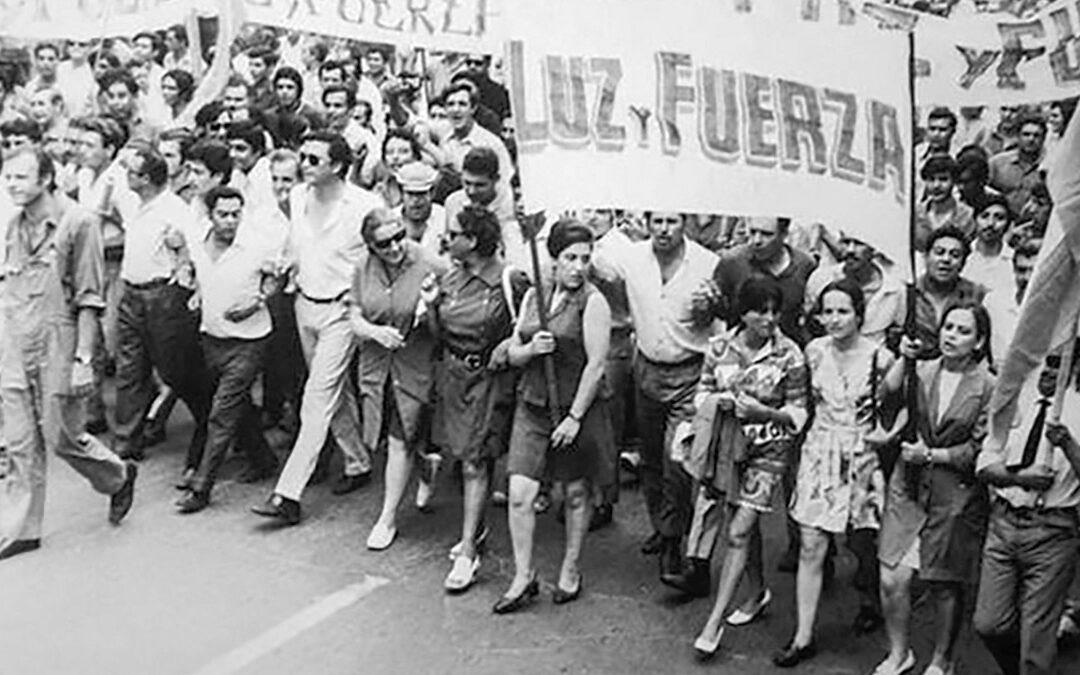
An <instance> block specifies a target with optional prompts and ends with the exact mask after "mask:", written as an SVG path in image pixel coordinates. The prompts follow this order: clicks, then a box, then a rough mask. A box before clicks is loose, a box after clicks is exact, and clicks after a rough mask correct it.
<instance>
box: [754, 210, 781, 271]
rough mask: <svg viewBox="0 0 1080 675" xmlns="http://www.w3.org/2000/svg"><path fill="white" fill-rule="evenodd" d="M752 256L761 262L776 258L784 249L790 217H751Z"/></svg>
mask: <svg viewBox="0 0 1080 675" xmlns="http://www.w3.org/2000/svg"><path fill="white" fill-rule="evenodd" d="M748 226H749V227H748V230H749V234H750V244H749V245H750V256H751V257H752V258H753V259H754V260H756V261H758V262H761V263H764V262H770V261H773V260H776V259H777V257H778V256H779V255H781V254H782V253H783V251H784V246H785V242H786V241H787V236H788V229H789V228H790V227H791V219H790V218H775V217H771V216H768V217H763V216H754V217H752V218H750V219H749V222H748Z"/></svg>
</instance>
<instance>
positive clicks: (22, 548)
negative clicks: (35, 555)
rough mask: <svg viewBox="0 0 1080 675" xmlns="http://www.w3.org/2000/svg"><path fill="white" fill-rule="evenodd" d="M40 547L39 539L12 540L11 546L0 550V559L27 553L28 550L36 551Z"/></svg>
mask: <svg viewBox="0 0 1080 675" xmlns="http://www.w3.org/2000/svg"><path fill="white" fill-rule="evenodd" d="M39 548H41V540H40V539H18V540H16V541H14V542H12V544H11V546H8V547H7V548H6V549H4V550H3V552H0V560H6V559H7V558H11V557H14V556H17V555H19V554H20V553H29V552H30V551H36V550H38V549H39Z"/></svg>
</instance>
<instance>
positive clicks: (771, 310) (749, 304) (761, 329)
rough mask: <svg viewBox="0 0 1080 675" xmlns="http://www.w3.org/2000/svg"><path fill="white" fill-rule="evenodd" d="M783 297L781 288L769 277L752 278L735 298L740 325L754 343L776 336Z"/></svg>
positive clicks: (744, 284) (743, 285) (740, 288)
mask: <svg viewBox="0 0 1080 675" xmlns="http://www.w3.org/2000/svg"><path fill="white" fill-rule="evenodd" d="M782 306H783V295H782V294H781V291H780V286H779V285H777V283H776V282H775V281H774V280H772V279H770V278H768V277H751V278H750V279H748V280H747V281H746V282H745V283H743V284H742V286H740V287H739V290H738V292H737V294H736V298H735V307H736V312H737V314H738V317H739V324H740V325H741V326H742V329H743V330H744V331H746V333H747V337H748V338H749V339H750V340H752V341H753V342H757V343H763V342H767V341H768V340H770V339H772V337H773V336H774V335H776V331H777V327H778V326H779V320H780V308H781V307H782Z"/></svg>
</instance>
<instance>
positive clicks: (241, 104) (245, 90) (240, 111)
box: [221, 75, 251, 122]
mask: <svg viewBox="0 0 1080 675" xmlns="http://www.w3.org/2000/svg"><path fill="white" fill-rule="evenodd" d="M221 102H222V104H223V105H224V108H225V111H226V112H228V113H229V115H230V118H231V120H232V121H233V122H235V121H237V120H240V119H244V118H246V117H247V111H248V109H249V108H250V107H251V86H250V85H249V84H248V83H247V82H246V81H245V80H244V78H242V77H240V76H239V75H233V76H232V77H230V78H229V80H228V81H227V82H226V83H225V90H224V91H223V92H222V93H221Z"/></svg>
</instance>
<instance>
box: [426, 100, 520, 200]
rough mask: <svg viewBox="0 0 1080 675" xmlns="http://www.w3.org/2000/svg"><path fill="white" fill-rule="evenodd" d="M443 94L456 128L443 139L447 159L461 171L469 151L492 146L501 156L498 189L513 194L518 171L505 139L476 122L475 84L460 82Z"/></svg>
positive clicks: (453, 127) (451, 121)
mask: <svg viewBox="0 0 1080 675" xmlns="http://www.w3.org/2000/svg"><path fill="white" fill-rule="evenodd" d="M443 96H444V98H445V100H446V112H447V115H448V116H449V118H450V124H451V126H452V129H453V131H452V133H451V134H450V137H449V138H447V139H446V140H445V141H444V142H443V147H444V149H445V150H446V154H447V162H448V163H449V164H450V165H451V166H453V167H454V168H455V169H456V170H457V171H458V172H459V173H460V172H461V169H462V163H463V162H464V161H465V155H466V154H468V152H469V150H471V149H473V148H489V149H491V150H492V151H493V152H494V153H495V154H496V155H497V156H498V158H499V172H500V174H501V176H500V179H499V189H500V191H502V192H506V193H507V194H510V181H511V179H512V178H513V177H514V173H515V171H514V163H513V161H512V160H511V158H510V151H509V150H507V149H506V144H505V143H503V141H502V139H501V138H499V137H498V136H497V135H496V134H494V133H492V132H491V131H489V130H487V129H485V128H484V127H482V126H480V125H479V124H477V122H476V107H477V102H478V97H477V93H476V86H475V85H473V84H472V83H471V82H458V83H457V84H453V85H451V86H450V87H449V88H448V89H447V90H446V92H445V93H444V94H443Z"/></svg>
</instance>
